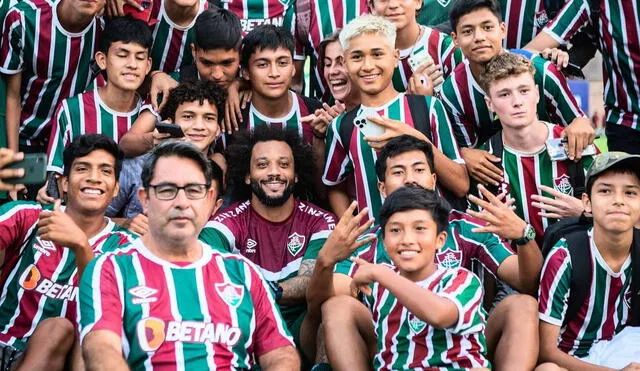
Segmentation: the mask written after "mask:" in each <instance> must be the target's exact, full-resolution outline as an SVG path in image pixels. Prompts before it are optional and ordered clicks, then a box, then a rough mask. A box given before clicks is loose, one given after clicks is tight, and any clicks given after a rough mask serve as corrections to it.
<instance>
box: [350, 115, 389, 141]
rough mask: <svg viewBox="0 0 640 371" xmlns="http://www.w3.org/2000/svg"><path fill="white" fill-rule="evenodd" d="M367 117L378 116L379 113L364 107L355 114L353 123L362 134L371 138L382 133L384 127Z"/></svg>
mask: <svg viewBox="0 0 640 371" xmlns="http://www.w3.org/2000/svg"><path fill="white" fill-rule="evenodd" d="M367 117H380V115H379V114H378V112H376V111H375V110H367V109H365V110H363V111H362V112H360V114H359V115H358V116H356V118H355V120H354V121H353V124H354V125H355V127H356V128H358V130H359V131H360V132H361V133H362V135H363V136H365V137H368V138H372V137H377V136H380V135H382V134H384V131H385V128H384V127H382V126H380V125H378V124H376V123H375V122H373V121H371V120H368V119H367Z"/></svg>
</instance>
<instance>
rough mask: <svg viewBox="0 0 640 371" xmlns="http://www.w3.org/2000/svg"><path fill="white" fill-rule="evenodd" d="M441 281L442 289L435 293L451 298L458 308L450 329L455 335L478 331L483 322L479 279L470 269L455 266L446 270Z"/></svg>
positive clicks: (482, 294) (481, 292) (481, 293)
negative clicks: (455, 320) (456, 318)
mask: <svg viewBox="0 0 640 371" xmlns="http://www.w3.org/2000/svg"><path fill="white" fill-rule="evenodd" d="M443 281H444V283H443V286H442V289H441V290H439V291H438V292H437V293H436V294H437V295H438V296H440V297H443V298H447V299H449V300H451V301H452V302H453V303H454V304H455V306H456V308H458V321H457V322H456V324H455V325H454V326H453V327H452V328H450V331H451V332H453V333H455V334H457V335H465V334H467V333H471V332H478V328H479V327H482V326H484V322H485V318H484V312H483V309H482V298H483V296H484V293H483V290H482V283H480V279H479V278H478V277H477V276H476V275H475V274H473V273H472V272H471V271H468V270H466V269H464V268H456V269H452V270H451V271H450V272H448V273H447V274H446V275H445V276H444V277H443Z"/></svg>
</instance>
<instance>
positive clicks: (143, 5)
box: [122, 0, 157, 26]
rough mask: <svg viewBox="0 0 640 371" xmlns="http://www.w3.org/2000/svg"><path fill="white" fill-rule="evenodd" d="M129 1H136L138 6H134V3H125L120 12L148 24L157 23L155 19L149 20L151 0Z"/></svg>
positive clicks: (151, 6) (134, 1) (134, 0)
mask: <svg viewBox="0 0 640 371" xmlns="http://www.w3.org/2000/svg"><path fill="white" fill-rule="evenodd" d="M131 2H133V3H137V4H138V6H139V8H137V7H135V6H134V5H131V4H127V3H125V4H124V5H123V6H122V12H123V13H124V15H130V16H131V17H132V18H135V19H139V20H141V21H144V22H145V23H147V24H148V25H149V26H152V25H153V24H155V23H157V21H155V20H151V9H152V8H153V1H152V0H137V1H136V0H131ZM141 9H142V10H141Z"/></svg>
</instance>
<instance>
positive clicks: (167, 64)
mask: <svg viewBox="0 0 640 371" xmlns="http://www.w3.org/2000/svg"><path fill="white" fill-rule="evenodd" d="M208 6H209V3H208V2H207V1H206V0H186V1H185V0H155V1H153V8H152V9H151V19H152V20H153V21H154V24H153V26H152V30H153V46H152V47H151V53H150V54H151V60H152V61H153V68H152V69H153V71H154V72H155V71H162V72H166V73H169V74H172V73H173V74H174V75H175V74H177V72H178V71H180V69H181V68H182V67H184V66H188V65H190V64H191V63H193V55H192V54H191V45H192V43H193V25H194V23H195V22H196V17H197V16H198V14H200V13H202V12H203V11H204V10H205V9H207V8H208Z"/></svg>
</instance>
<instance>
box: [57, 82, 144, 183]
mask: <svg viewBox="0 0 640 371" xmlns="http://www.w3.org/2000/svg"><path fill="white" fill-rule="evenodd" d="M142 104H143V101H142V99H138V102H137V104H136V107H135V108H134V109H133V110H131V111H130V112H117V111H114V110H113V109H111V108H109V107H108V106H107V105H106V104H105V103H104V102H103V101H102V99H101V98H100V93H99V92H98V89H94V90H91V91H88V92H86V93H82V94H79V95H76V96H74V97H71V98H67V99H65V100H63V101H62V103H61V104H60V106H58V109H57V110H56V114H55V116H54V120H53V123H52V128H51V138H50V139H49V149H48V151H47V157H48V161H49V163H48V166H47V171H55V172H58V173H62V171H63V169H62V168H63V166H64V163H63V159H62V153H63V152H64V149H65V148H66V147H67V146H68V145H69V143H71V142H72V141H73V139H75V138H76V137H78V136H80V135H83V134H104V135H106V136H108V137H109V138H111V139H113V140H114V141H115V142H116V143H118V142H119V141H120V139H121V138H122V136H123V135H124V134H125V133H126V132H127V131H129V129H130V128H131V125H133V123H134V122H135V121H136V119H137V118H138V114H139V113H140V110H141V108H142Z"/></svg>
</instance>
